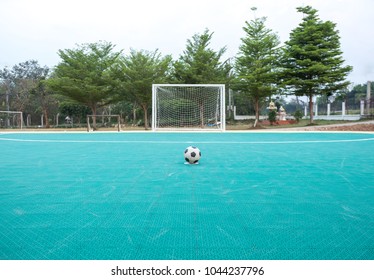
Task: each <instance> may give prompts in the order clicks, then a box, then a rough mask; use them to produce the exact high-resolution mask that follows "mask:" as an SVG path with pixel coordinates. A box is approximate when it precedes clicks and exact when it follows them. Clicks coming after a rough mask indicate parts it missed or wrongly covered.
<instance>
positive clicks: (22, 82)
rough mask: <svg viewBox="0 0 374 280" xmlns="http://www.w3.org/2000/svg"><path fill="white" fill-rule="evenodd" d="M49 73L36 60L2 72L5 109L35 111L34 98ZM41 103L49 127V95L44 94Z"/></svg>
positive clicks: (0, 71)
mask: <svg viewBox="0 0 374 280" xmlns="http://www.w3.org/2000/svg"><path fill="white" fill-rule="evenodd" d="M49 71H50V70H49V68H48V67H47V66H44V67H41V66H40V65H39V63H38V61H36V60H28V61H25V62H22V63H19V64H17V65H14V66H13V67H12V68H11V69H8V68H4V69H3V70H0V79H1V87H2V89H3V92H4V95H5V108H4V109H6V110H8V111H9V110H15V111H22V112H24V111H25V110H32V111H34V108H33V105H35V104H33V100H32V96H34V95H33V94H35V93H36V92H39V90H40V89H41V88H40V86H41V82H42V81H43V80H45V79H46V78H47V76H48V75H49ZM39 101H40V102H43V104H44V106H43V108H44V110H43V111H44V119H45V122H46V124H47V125H49V123H48V106H47V105H48V104H49V102H50V101H51V100H50V99H49V98H47V94H44V99H43V100H42V99H40V100H39ZM39 106H40V104H36V107H39Z"/></svg>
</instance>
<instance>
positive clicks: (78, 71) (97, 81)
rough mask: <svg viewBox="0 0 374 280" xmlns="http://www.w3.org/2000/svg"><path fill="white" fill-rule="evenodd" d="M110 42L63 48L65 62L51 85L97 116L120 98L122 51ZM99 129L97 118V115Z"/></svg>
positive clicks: (60, 66)
mask: <svg viewBox="0 0 374 280" xmlns="http://www.w3.org/2000/svg"><path fill="white" fill-rule="evenodd" d="M114 48H115V46H114V45H113V44H111V43H108V42H102V41H100V42H97V43H90V44H83V45H79V46H78V47H77V48H76V49H66V50H59V52H58V54H59V56H60V58H61V60H62V61H61V62H60V63H59V64H58V65H57V66H56V69H55V71H54V74H53V77H52V78H51V79H49V81H48V85H49V86H50V87H51V88H52V89H53V90H54V91H55V92H57V93H59V94H61V95H63V96H65V97H67V98H69V99H70V100H73V101H75V102H77V103H79V104H82V105H86V106H87V107H89V108H90V109H91V111H92V114H93V115H96V111H97V109H98V108H99V107H102V106H105V105H108V104H111V103H113V102H115V101H117V100H118V87H119V81H118V79H117V78H116V77H115V74H114V73H115V71H114V69H115V68H116V65H117V63H118V59H119V57H120V55H121V51H119V52H115V51H114ZM93 127H94V128H96V118H93Z"/></svg>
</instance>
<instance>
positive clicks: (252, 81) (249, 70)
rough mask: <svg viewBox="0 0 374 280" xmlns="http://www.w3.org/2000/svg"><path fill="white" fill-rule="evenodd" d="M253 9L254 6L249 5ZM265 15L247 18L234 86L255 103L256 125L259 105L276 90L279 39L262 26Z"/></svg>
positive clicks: (236, 66)
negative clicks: (248, 19)
mask: <svg viewBox="0 0 374 280" xmlns="http://www.w3.org/2000/svg"><path fill="white" fill-rule="evenodd" d="M252 9H253V10H255V8H252ZM265 22H266V18H255V19H254V20H251V21H250V22H248V21H246V22H245V26H244V27H243V30H244V32H245V37H243V38H242V39H241V41H242V43H241V45H240V47H239V54H238V56H237V57H236V62H235V74H236V79H235V82H234V85H233V88H234V89H235V90H237V91H239V92H241V93H242V94H245V95H247V96H248V98H249V99H251V101H252V102H253V104H254V107H255V112H256V121H255V123H254V126H256V125H257V122H258V121H259V117H260V104H261V103H262V102H263V101H264V100H265V99H266V98H267V97H269V96H271V95H272V94H274V93H276V84H277V83H278V80H279V77H278V72H279V71H278V69H279V59H280V56H281V52H280V47H279V44H280V41H279V39H278V36H277V35H276V34H275V33H273V32H272V30H271V29H269V28H267V27H266V26H265Z"/></svg>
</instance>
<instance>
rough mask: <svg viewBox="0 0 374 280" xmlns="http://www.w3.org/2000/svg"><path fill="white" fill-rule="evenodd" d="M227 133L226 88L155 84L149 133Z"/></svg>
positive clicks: (217, 85) (205, 85) (221, 86)
mask: <svg viewBox="0 0 374 280" xmlns="http://www.w3.org/2000/svg"><path fill="white" fill-rule="evenodd" d="M225 129H226V117H225V85H223V84H154V85H153V86H152V130H153V131H156V130H170V131H171V130H212V131H214V130H216V131H224V130H225Z"/></svg>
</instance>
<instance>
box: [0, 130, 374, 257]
mask: <svg viewBox="0 0 374 280" xmlns="http://www.w3.org/2000/svg"><path fill="white" fill-rule="evenodd" d="M189 145H195V146H197V147H199V148H200V150H201V152H202V158H201V162H200V164H198V165H188V164H185V163H184V157H183V152H184V149H185V148H186V147H187V146H189ZM0 154H1V160H0V259H2V260H9V259H10V260H14V259H17V260H18V259H23V260H31V259H36V260H50V259H52V260H103V259H110V260H114V259H118V260H163V259H166V260H205V259H212V260H214V259H220V260H225V259H230V260H238V259H263V260H274V259H286V260H305V259H308V260H309V259H310V260H315V259H316V260H335V259H337V260H342V259H343V260H364V259H370V260H373V259H374V134H365V133H354V134H353V133H44V134H43V133H8V134H6V133H3V134H0Z"/></svg>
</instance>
